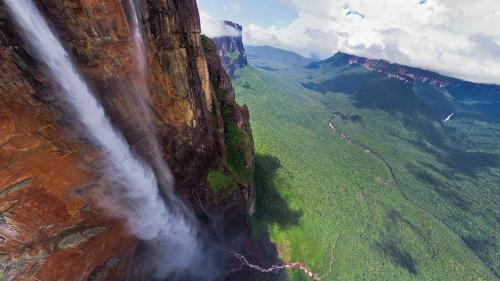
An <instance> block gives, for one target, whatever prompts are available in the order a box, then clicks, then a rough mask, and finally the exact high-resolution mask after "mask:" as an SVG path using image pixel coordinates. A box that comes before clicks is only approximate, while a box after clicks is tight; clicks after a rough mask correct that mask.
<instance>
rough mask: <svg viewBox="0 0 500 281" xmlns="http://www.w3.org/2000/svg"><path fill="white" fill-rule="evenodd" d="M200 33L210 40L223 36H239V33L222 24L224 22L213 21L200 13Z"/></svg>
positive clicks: (203, 13) (205, 14) (213, 19)
mask: <svg viewBox="0 0 500 281" xmlns="http://www.w3.org/2000/svg"><path fill="white" fill-rule="evenodd" d="M200 19H201V29H202V33H203V34H205V35H206V36H208V37H210V38H216V37H224V36H239V35H240V31H239V30H238V29H236V28H234V27H231V26H228V25H225V24H224V21H222V20H218V19H215V18H213V17H211V16H210V15H209V14H207V13H205V12H203V11H200Z"/></svg>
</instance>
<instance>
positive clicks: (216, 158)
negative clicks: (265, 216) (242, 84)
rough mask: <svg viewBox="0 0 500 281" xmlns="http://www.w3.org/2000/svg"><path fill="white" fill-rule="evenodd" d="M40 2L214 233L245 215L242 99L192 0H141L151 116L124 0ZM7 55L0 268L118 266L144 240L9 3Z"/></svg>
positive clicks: (0, 100)
mask: <svg viewBox="0 0 500 281" xmlns="http://www.w3.org/2000/svg"><path fill="white" fill-rule="evenodd" d="M35 2H36V3H37V5H38V6H39V8H40V9H41V10H42V11H43V13H44V15H45V16H46V18H47V20H48V21H49V22H50V23H51V24H52V25H53V28H54V29H55V30H56V31H57V33H58V35H59V37H60V38H61V40H62V41H63V43H64V45H65V46H66V47H67V49H68V50H69V51H70V53H71V54H72V55H73V57H74V59H75V61H76V63H77V64H78V66H79V68H80V71H81V72H82V73H83V75H84V76H85V79H86V80H87V81H88V83H89V84H90V85H91V87H92V88H93V89H94V92H95V93H96V95H97V96H98V98H99V100H100V101H101V102H102V103H103V105H104V107H105V109H106V112H107V113H108V115H109V116H110V118H111V120H112V122H113V124H114V125H115V126H116V127H117V128H119V129H120V130H121V131H122V132H123V133H124V135H125V138H126V139H127V141H128V143H129V144H130V145H131V146H132V148H133V150H134V151H135V152H136V153H137V154H139V155H141V156H142V158H144V159H146V161H147V162H149V163H150V164H151V165H152V166H153V167H155V163H154V161H153V159H154V158H155V157H158V156H159V157H161V158H162V159H164V160H165V161H166V162H167V163H168V165H169V166H170V168H171V169H172V172H173V174H174V176H175V178H176V190H177V191H178V194H179V195H180V196H181V198H182V199H184V201H186V202H187V203H188V205H190V206H191V207H192V208H193V209H194V210H195V211H196V213H197V214H198V215H199V216H200V217H203V218H204V222H206V221H207V220H208V221H211V222H215V231H216V233H217V235H220V236H221V237H222V236H224V235H226V234H228V233H232V232H234V231H236V230H235V229H236V227H237V226H231V224H230V222H231V221H239V222H241V223H240V229H245V228H248V220H247V218H248V214H249V213H251V212H252V210H253V199H252V192H253V181H252V173H253V150H252V142H251V132H250V128H249V123H248V110H246V108H241V107H239V106H238V105H236V103H235V101H234V92H233V91H232V87H231V84H230V82H229V80H228V79H227V76H226V77H224V74H225V73H224V72H223V71H222V70H221V69H222V68H221V66H220V61H219V60H218V59H217V55H216V53H215V52H213V50H212V49H207V51H208V52H207V53H206V52H205V50H204V49H203V45H202V41H201V37H200V22H199V15H198V10H197V6H196V2H195V0H145V1H139V2H140V3H141V8H140V10H141V14H142V15H143V17H144V18H143V19H144V20H143V22H141V27H142V31H143V33H144V39H145V45H146V49H147V51H146V57H147V62H148V68H147V77H146V78H147V79H146V80H147V81H146V82H142V83H143V84H145V85H142V86H144V87H146V88H147V89H149V91H147V92H146V93H144V94H145V95H147V96H146V97H145V98H146V100H147V105H146V106H147V107H148V108H149V109H150V110H151V112H152V118H151V119H152V120H151V119H150V118H148V117H147V116H145V115H144V114H142V113H141V110H139V109H138V106H137V104H138V97H137V96H136V94H135V93H136V92H137V91H132V90H131V89H135V88H137V87H138V86H137V85H138V84H140V83H141V79H140V78H139V77H140V75H141V74H140V73H138V70H137V66H136V63H135V62H136V58H135V52H134V49H133V46H134V44H133V38H132V37H133V36H132V32H131V28H130V26H129V23H128V22H129V21H128V19H127V18H128V16H127V15H128V14H130V13H129V11H128V10H127V9H128V7H127V6H126V4H125V3H124V2H126V1H120V0H108V1H97V0H90V1H69V0H67V1H66V0H63V1H61V0H37V1H35ZM0 59H1V62H2V63H1V64H0V279H3V278H5V279H6V280H54V281H56V280H123V279H124V278H125V275H127V274H128V273H130V272H133V271H134V268H130V265H131V264H132V262H133V260H134V252H135V250H136V246H137V244H138V241H137V239H136V238H134V237H132V236H131V235H129V234H127V231H126V229H125V226H124V222H123V221H122V220H119V219H116V218H114V217H113V216H111V215H110V214H107V213H106V211H105V210H103V209H101V208H99V207H98V206H97V204H96V202H95V198H96V197H99V196H100V194H102V193H104V192H105V190H106V188H108V187H109V186H108V183H107V181H106V178H105V177H104V176H103V174H102V172H101V171H102V165H103V162H102V161H101V160H102V157H101V155H100V154H99V153H98V152H97V150H96V149H95V147H93V146H92V145H91V144H89V142H88V140H86V139H85V138H84V137H82V136H81V135H80V134H81V133H80V132H81V130H79V128H78V125H76V124H75V122H73V121H74V120H72V119H71V118H70V117H69V116H71V115H70V114H69V112H68V109H67V108H65V105H64V104H63V103H61V102H60V99H58V98H57V95H56V93H57V92H56V91H57V89H55V87H54V86H53V84H52V83H51V78H50V77H48V76H47V75H46V71H45V69H44V66H43V65H40V64H39V63H38V62H37V60H35V59H34V58H33V57H32V56H31V55H30V49H29V47H27V46H26V45H24V43H23V41H22V40H21V39H20V36H19V34H18V32H17V28H16V27H15V26H14V24H13V23H12V21H11V20H10V19H9V16H8V12H7V10H6V9H5V8H4V7H1V6H0ZM207 61H208V63H207ZM144 124H149V125H152V126H153V127H154V129H155V131H156V132H157V134H158V140H159V142H160V148H161V155H154V154H155V150H154V149H153V148H152V146H153V144H152V143H151V140H149V139H148V138H147V137H146V136H147V134H146V133H145V132H146V130H148V128H145V126H144ZM221 177H225V178H227V179H230V180H231V181H230V182H227V184H221V183H220V180H219V179H220V178H221ZM223 182H226V181H223ZM228 214H231V216H228ZM201 223H203V222H201Z"/></svg>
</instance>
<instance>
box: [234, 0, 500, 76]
mask: <svg viewBox="0 0 500 281" xmlns="http://www.w3.org/2000/svg"><path fill="white" fill-rule="evenodd" d="M282 1H283V2H285V3H287V4H288V5H290V6H291V7H293V8H294V9H296V10H297V12H298V16H297V18H296V19H295V20H294V21H292V22H291V23H290V24H289V25H288V26H284V27H276V26H270V27H263V26H260V25H258V24H251V25H249V26H247V27H246V28H245V31H244V39H245V42H246V43H247V44H255V45H260V44H270V45H274V46H277V47H282V48H287V49H291V50H294V51H297V52H299V53H301V54H303V55H306V56H307V55H310V54H311V53H313V54H319V55H320V56H321V57H328V56H331V55H333V54H334V53H335V52H337V51H342V52H346V53H351V54H354V55H359V56H364V57H368V58H377V59H385V60H388V61H391V62H395V63H400V64H405V65H410V66H415V67H420V68H424V69H430V70H433V71H437V72H440V73H442V74H445V75H450V76H453V77H457V78H461V79H465V80H470V81H474V82H484V83H496V84H500V55H499V54H500V28H498V26H500V6H499V5H498V0H475V1H467V0H405V1H401V0H370V1H366V0H309V1H303V0H282Z"/></svg>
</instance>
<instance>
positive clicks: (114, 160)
mask: <svg viewBox="0 0 500 281" xmlns="http://www.w3.org/2000/svg"><path fill="white" fill-rule="evenodd" d="M4 2H5V4H6V6H7V8H8V10H9V11H10V13H11V14H12V19H13V20H14V22H15V23H16V24H17V25H18V27H19V28H20V30H21V31H22V32H21V35H22V37H23V38H24V40H25V41H26V42H27V43H28V45H30V46H31V47H32V51H33V52H34V54H35V57H37V59H39V60H40V61H41V62H43V63H44V64H45V65H46V66H47V71H48V74H49V75H50V77H51V78H52V79H53V81H54V82H55V84H56V85H57V86H58V87H59V88H60V93H59V94H60V98H61V99H62V100H63V101H64V102H65V103H66V104H67V105H68V106H69V107H70V108H71V109H72V112H74V115H75V118H76V119H77V120H78V121H79V122H81V123H82V124H83V125H84V127H85V129H86V132H85V133H86V135H87V137H88V138H89V139H90V140H91V141H92V142H93V143H94V144H95V145H96V146H97V147H99V149H100V150H101V153H102V155H103V156H104V157H105V160H106V161H107V163H106V164H108V165H107V166H109V168H107V170H106V175H107V176H108V177H109V178H110V180H112V181H113V182H114V183H117V184H116V186H117V187H115V186H114V185H113V187H112V188H118V189H119V190H118V191H117V192H112V194H115V195H114V196H115V197H118V198H111V200H112V202H111V203H114V204H119V205H120V204H121V206H119V208H118V210H117V209H116V208H113V209H112V211H114V212H117V213H118V214H117V215H120V216H123V217H124V218H126V220H127V225H128V229H129V230H130V232H131V233H132V234H134V235H136V236H137V237H138V238H139V239H142V240H145V241H149V242H151V243H154V244H155V245H157V247H158V248H160V250H159V251H161V252H162V253H163V255H164V256H165V255H166V256H167V257H168V261H166V263H165V264H164V265H163V268H161V269H157V273H158V272H159V273H158V275H161V274H164V275H167V274H174V273H177V272H180V271H184V270H187V269H188V268H189V266H191V265H192V263H193V261H194V260H195V259H196V258H197V257H198V255H199V253H198V248H199V247H198V243H197V239H196V229H195V228H194V227H193V224H192V223H191V222H190V220H189V219H188V218H187V216H185V215H184V214H183V213H182V212H179V211H176V210H177V209H179V208H177V206H167V205H166V204H165V203H164V200H163V199H162V198H161V196H160V195H159V192H158V182H157V179H156V176H155V174H154V172H153V170H152V168H151V167H150V166H148V165H147V164H146V163H145V162H143V161H142V160H140V159H139V158H137V157H136V156H134V154H133V153H132V152H131V150H130V147H129V145H128V144H127V142H126V141H125V139H124V138H123V136H122V135H121V133H120V132H119V131H118V130H116V129H115V128H113V126H112V124H111V122H110V120H109V119H108V117H107V116H106V113H105V111H104V109H103V107H102V106H101V105H100V104H99V102H98V101H97V100H96V98H95V97H94V95H93V93H92V92H91V91H90V89H89V87H88V85H87V84H86V82H85V81H84V80H83V79H82V77H81V75H80V73H79V71H78V70H77V67H76V66H75V65H74V63H73V61H72V59H71V58H70V56H69V55H68V53H67V52H66V50H65V49H64V47H63V46H62V44H61V43H60V42H59V40H58V38H57V37H56V35H55V34H54V33H53V32H52V31H51V29H50V28H49V25H48V23H47V22H46V20H45V19H44V18H43V16H42V15H41V13H40V11H38V9H37V7H36V6H35V5H34V4H33V2H32V0H4ZM123 202H126V203H123ZM180 209H182V208H180ZM158 277H160V276H158Z"/></svg>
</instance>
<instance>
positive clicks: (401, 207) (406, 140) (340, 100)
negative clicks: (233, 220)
mask: <svg viewBox="0 0 500 281" xmlns="http://www.w3.org/2000/svg"><path fill="white" fill-rule="evenodd" d="M299 71H300V69H299ZM293 77H294V80H293V81H294V83H286V82H285V81H286V80H287V79H286V77H280V76H279V73H278V74H270V73H266V74H262V73H261V72H259V71H257V70H255V69H253V68H251V67H248V68H245V69H243V70H240V71H239V73H238V74H237V77H236V79H235V80H234V85H235V88H236V90H237V98H238V102H239V103H241V104H247V105H248V106H249V108H250V111H251V123H252V130H253V136H254V142H255V150H256V153H257V158H256V164H257V167H256V183H257V213H256V214H255V216H254V226H255V229H256V230H255V231H256V232H262V231H269V233H270V236H271V239H272V240H273V242H275V243H276V244H277V247H278V249H279V254H280V257H281V258H282V259H283V260H285V261H301V262H303V263H304V264H306V265H307V266H309V267H310V268H311V269H312V270H313V271H315V272H318V273H319V274H320V276H321V277H322V280H495V277H494V275H493V274H492V273H491V271H490V270H489V269H488V268H487V266H486V265H485V263H483V262H482V261H481V259H480V258H479V257H478V255H476V254H475V253H474V252H473V251H472V250H471V249H470V248H469V247H468V246H467V245H466V243H465V242H464V240H463V237H461V236H462V234H457V233H460V232H459V231H458V229H469V230H468V231H470V233H472V234H473V235H479V234H480V235H483V234H484V235H488V236H487V237H488V238H491V237H492V235H493V237H496V238H498V232H497V231H496V230H494V229H493V228H492V226H495V222H494V221H491V218H495V217H494V216H495V214H496V215H498V211H497V210H498V208H497V210H491V209H492V208H493V209H494V208H495V207H498V205H495V204H497V203H494V201H493V199H494V198H491V196H492V194H495V192H492V191H491V190H489V191H488V189H494V188H495V186H494V185H495V178H494V177H489V181H490V182H489V183H488V184H489V185H488V187H485V190H482V191H481V192H482V193H484V194H483V195H481V196H476V195H474V194H469V193H473V192H474V191H473V189H472V188H470V189H468V188H466V187H464V189H465V190H468V191H467V192H468V193H464V194H461V196H462V195H463V196H464V197H465V198H467V197H471V196H473V198H474V199H470V200H471V201H472V200H474V202H472V203H470V204H474V205H473V206H472V207H471V208H474V210H475V211H472V213H473V214H471V215H467V214H465V215H464V213H465V212H466V211H461V210H459V208H457V206H456V205H454V203H450V202H449V201H448V200H447V199H446V198H444V197H446V196H443V194H446V191H444V192H442V193H438V192H436V191H435V190H434V189H432V188H429V187H428V185H429V183H425V182H424V179H426V178H428V177H427V176H419V173H420V174H422V173H430V177H431V178H432V179H434V178H435V179H436V180H437V181H444V182H446V183H447V184H448V182H449V181H448V179H447V178H444V176H443V175H441V174H439V173H438V172H437V171H439V169H440V168H441V169H445V168H446V167H447V165H445V164H442V163H440V161H438V160H436V156H434V155H433V154H432V153H430V152H429V153H424V152H422V149H419V147H418V145H411V140H413V139H412V138H418V136H417V135H418V132H415V130H413V129H411V128H407V126H406V125H405V122H404V121H401V120H402V118H401V114H403V113H395V114H392V115H391V114H390V113H387V112H386V111H384V110H381V109H377V108H374V107H366V108H363V107H360V106H359V104H357V106H356V104H355V102H356V101H355V100H354V99H353V97H352V96H349V95H346V94H339V93H327V94H321V93H317V92H314V91H309V90H306V89H304V88H302V87H300V86H299V83H298V81H297V79H296V77H298V75H297V74H295V75H294V76H293ZM305 80H306V79H305V78H304V81H305ZM333 112H338V113H341V114H343V115H344V116H354V115H357V116H359V117H360V119H358V118H355V119H351V118H349V117H346V118H345V120H344V119H343V118H341V117H337V118H336V119H335V120H334V124H335V126H336V127H337V128H338V130H339V131H342V132H345V133H346V134H349V136H350V137H351V138H352V140H353V141H354V142H356V143H361V144H362V145H363V146H366V147H368V148H370V149H371V150H373V151H374V152H375V153H367V152H366V151H365V150H364V149H363V148H362V147H360V146H357V145H355V144H349V143H348V142H346V141H345V140H344V139H342V138H341V137H340V136H339V135H338V134H337V133H335V132H334V131H333V130H332V129H331V128H330V127H329V122H330V121H331V120H332V113H333ZM352 120H361V122H358V121H356V122H353V121H352ZM431 123H436V122H434V121H433V122H431ZM425 124H427V122H425ZM435 125H436V126H438V127H440V126H441V124H437V123H436V124H435ZM450 126H452V125H451V123H450ZM486 139H488V137H486ZM492 145H493V144H492ZM493 146H494V145H493ZM496 151H498V147H497V148H496ZM427 163H431V164H429V165H428V164H427ZM391 169H392V173H391ZM411 169H412V170H411ZM422 169H425V170H424V171H421V170H422ZM410 170H411V172H410ZM488 173H490V172H488ZM491 173H497V174H496V175H497V176H498V171H496V172H495V171H491ZM392 174H394V176H393V175H392ZM456 174H457V175H456V179H454V180H456V181H459V183H463V182H466V183H467V181H468V179H469V177H467V176H461V174H460V173H456ZM464 177H465V178H467V179H464ZM457 184H458V182H457ZM496 193H498V192H496ZM469 195H470V196H469ZM450 196H453V195H450ZM488 196H490V198H486V197H488ZM483 197H485V198H483ZM443 198H444V199H443ZM460 198H461V197H460ZM457 200H459V199H457ZM476 201H479V202H476ZM481 202H482V203H484V204H483V205H480V204H479V203H481ZM497 202H498V201H497ZM467 204H469V203H467ZM475 204H478V205H475ZM479 206H481V207H479ZM482 207H484V208H487V209H484V210H477V209H476V208H482ZM488 212H491V213H489V214H486V213H488ZM478 213H484V214H482V215H480V214H478ZM456 216H459V217H458V218H457V217H456ZM460 218H463V219H460ZM497 219H498V218H497ZM464 223H466V224H467V225H468V228H466V227H464V226H463V225H462V224H464ZM496 223H498V222H496ZM477 228H479V229H481V230H480V231H477ZM470 233H468V234H470ZM485 237H486V236H485ZM497 240H498V239H497ZM496 249H498V248H496ZM497 253H498V250H495V248H493V250H492V252H491V255H492V257H493V260H494V256H495V254H496V255H497V257H498V254H497ZM496 261H497V262H498V259H497V260H496ZM283 278H285V279H286V278H288V279H290V280H307V279H306V277H305V276H302V275H301V274H300V273H290V274H289V276H283Z"/></svg>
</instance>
